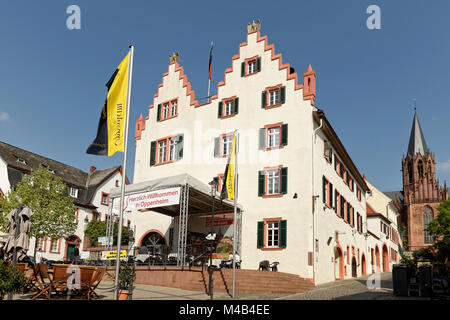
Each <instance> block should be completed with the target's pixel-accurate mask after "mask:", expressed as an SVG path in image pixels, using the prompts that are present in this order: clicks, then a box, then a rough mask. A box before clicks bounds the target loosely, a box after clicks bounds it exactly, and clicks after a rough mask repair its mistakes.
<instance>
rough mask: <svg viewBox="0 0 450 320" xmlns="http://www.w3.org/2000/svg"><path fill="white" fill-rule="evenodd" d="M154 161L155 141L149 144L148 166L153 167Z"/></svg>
mask: <svg viewBox="0 0 450 320" xmlns="http://www.w3.org/2000/svg"><path fill="white" fill-rule="evenodd" d="M155 161H156V141H152V142H151V144H150V165H151V166H154V165H155Z"/></svg>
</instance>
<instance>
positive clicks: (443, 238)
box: [427, 199, 450, 263]
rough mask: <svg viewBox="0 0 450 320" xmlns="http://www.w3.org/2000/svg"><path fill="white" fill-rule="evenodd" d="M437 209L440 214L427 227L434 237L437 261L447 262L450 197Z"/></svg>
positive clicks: (449, 249)
mask: <svg viewBox="0 0 450 320" xmlns="http://www.w3.org/2000/svg"><path fill="white" fill-rule="evenodd" d="M437 210H438V211H439V214H438V216H437V217H436V219H434V220H433V221H431V222H430V223H429V224H428V228H427V229H428V231H429V232H430V233H431V235H432V236H433V237H434V243H433V248H434V250H435V260H436V262H439V263H445V262H446V261H445V260H446V259H449V257H450V199H447V200H446V201H444V202H442V203H441V204H440V205H439V207H437Z"/></svg>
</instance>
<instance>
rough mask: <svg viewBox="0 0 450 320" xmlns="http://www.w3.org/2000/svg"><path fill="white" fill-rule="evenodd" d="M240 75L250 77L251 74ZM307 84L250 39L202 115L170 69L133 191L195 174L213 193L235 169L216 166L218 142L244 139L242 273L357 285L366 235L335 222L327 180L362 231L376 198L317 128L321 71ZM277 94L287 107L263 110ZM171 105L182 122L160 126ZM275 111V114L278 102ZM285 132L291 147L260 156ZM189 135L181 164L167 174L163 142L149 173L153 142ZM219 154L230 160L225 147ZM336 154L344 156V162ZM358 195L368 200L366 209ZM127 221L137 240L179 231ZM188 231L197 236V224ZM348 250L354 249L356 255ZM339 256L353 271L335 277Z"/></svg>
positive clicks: (137, 216) (142, 127)
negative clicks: (266, 270)
mask: <svg viewBox="0 0 450 320" xmlns="http://www.w3.org/2000/svg"><path fill="white" fill-rule="evenodd" d="M256 59H258V64H260V67H259V66H258V67H257V68H256V69H257V70H258V71H257V72H255V73H254V74H251V75H248V74H247V72H248V69H247V66H248V63H249V62H252V61H256ZM243 63H244V65H243ZM241 68H245V72H244V74H243V73H242V69H241ZM252 68H253V66H252ZM299 80H301V78H300V79H298V76H297V74H295V73H290V67H289V65H283V64H282V61H281V54H278V55H275V51H274V48H273V45H269V44H268V42H267V37H261V36H260V33H259V31H257V32H250V33H249V34H248V35H247V41H246V42H245V43H243V44H241V45H240V46H239V53H238V54H237V55H235V56H234V57H233V59H232V66H231V68H229V69H227V70H226V71H225V79H224V80H223V81H221V82H219V83H218V87H217V94H216V95H214V96H213V97H212V99H211V101H210V102H208V103H205V104H202V105H199V104H198V102H197V101H196V100H195V94H194V92H193V91H192V90H191V86H190V83H189V82H188V80H187V77H186V75H184V72H183V68H182V67H181V66H179V65H178V63H177V62H174V63H171V64H169V69H168V72H167V73H166V74H164V75H163V79H162V83H161V85H160V86H159V87H158V90H157V93H156V94H155V96H154V99H153V103H152V105H151V106H150V107H149V116H148V117H147V118H146V119H145V120H144V119H143V118H142V117H141V118H140V119H139V120H138V121H137V130H136V157H135V168H134V182H135V183H138V182H143V181H148V180H153V179H158V178H163V177H168V176H173V175H177V174H182V173H188V174H190V175H192V176H194V177H195V178H197V179H199V180H201V181H202V182H204V183H205V184H207V183H208V182H210V181H211V180H212V179H213V178H214V177H217V176H218V175H219V174H223V172H224V169H225V165H226V162H227V157H220V156H219V157H215V148H217V142H215V141H217V140H216V138H218V137H221V135H225V134H230V133H233V132H234V130H235V129H239V137H240V143H239V157H238V172H239V195H238V202H239V204H240V205H242V207H243V214H242V247H241V252H240V256H241V259H242V268H245V269H258V266H259V262H260V261H262V260H269V261H270V262H275V261H277V262H279V263H280V264H279V266H278V270H279V271H281V272H287V273H294V274H298V275H300V276H301V277H304V278H308V279H314V281H315V283H316V284H319V283H323V282H328V281H333V280H335V279H340V278H341V279H342V278H348V277H351V276H352V273H351V262H349V263H347V258H346V257H347V254H348V252H350V255H352V256H353V255H354V256H355V259H356V258H357V260H358V263H357V274H358V276H360V275H361V274H362V271H361V267H360V266H359V264H361V256H364V257H365V259H366V261H367V255H368V253H367V250H366V248H367V240H366V237H365V236H364V234H365V233H366V230H365V227H363V230H359V231H358V230H357V223H356V220H355V223H354V226H353V227H351V226H350V225H349V223H346V222H344V220H343V218H340V217H339V216H338V215H337V213H336V212H335V209H334V207H335V205H334V202H335V201H334V197H335V195H334V194H335V191H333V192H332V195H331V198H332V199H333V201H332V203H331V205H330V206H327V205H326V204H324V203H323V195H322V193H323V177H325V178H326V179H327V181H329V182H331V183H332V184H333V186H334V187H333V190H337V191H338V192H339V193H340V195H342V196H343V197H344V198H345V200H346V201H347V202H349V203H350V204H351V206H352V207H353V210H354V212H355V217H356V214H357V213H359V214H360V215H361V219H362V223H361V226H364V225H365V222H366V203H365V201H366V200H365V192H364V190H366V191H368V188H367V186H366V185H365V183H364V181H363V179H362V177H361V176H360V174H359V172H358V171H357V169H356V168H355V167H354V165H353V163H351V160H349V157H348V155H347V154H346V151H345V149H343V146H342V144H340V142H339V139H338V138H337V137H336V136H335V135H334V136H333V139H334V140H333V139H331V138H330V137H328V136H327V135H330V129H328V131H327V133H325V131H324V129H323V127H320V126H321V122H318V121H316V120H314V116H313V114H314V112H317V111H318V110H319V109H318V108H316V107H315V106H314V105H313V102H314V97H315V73H314V71H312V69H311V68H310V67H309V69H308V71H307V72H306V73H305V74H304V80H305V83H304V84H298V81H299ZM283 87H284V89H280V88H283ZM272 90H279V93H280V94H281V95H282V96H283V94H282V93H281V92H282V91H281V90H284V92H283V93H284V103H280V104H279V106H275V107H270V106H269V107H264V108H263V107H262V99H264V98H262V97H263V95H264V94H263V93H262V92H263V91H265V92H266V104H270V103H271V102H273V101H271V99H277V97H274V96H272V94H271V93H270V92H271V91H272ZM236 98H238V112H237V114H230V115H229V116H227V112H229V110H228V109H226V104H227V102H228V101H234V102H235V103H236ZM278 99H281V97H278ZM172 101H176V103H177V108H178V110H177V113H176V115H174V116H173V117H171V116H170V112H169V116H168V117H167V119H164V117H165V116H167V114H166V115H164V114H162V119H158V115H157V112H158V109H159V108H158V105H161V108H162V110H161V112H162V113H163V112H164V105H165V104H166V103H168V104H169V105H170V104H171V103H172ZM274 102H275V104H276V102H277V101H274ZM220 103H222V106H223V109H222V117H220V116H219V112H220V111H219V108H220V107H219V104H220ZM158 120H159V121H158ZM324 122H326V121H324ZM285 124H287V125H288V130H287V132H288V134H287V143H286V144H285V145H282V146H280V147H277V148H267V143H269V140H268V139H267V138H266V140H265V143H266V145H265V146H266V148H263V149H261V147H260V137H261V135H260V129H261V128H266V130H264V132H265V133H266V137H267V136H268V134H269V131H268V130H269V129H270V127H271V126H272V127H280V128H284V127H282V125H285ZM324 126H325V124H324ZM331 130H332V129H331ZM333 132H334V131H333ZM181 134H183V135H184V139H183V156H182V158H181V159H179V157H178V158H177V157H175V159H176V161H173V162H166V163H163V164H159V153H158V152H159V151H160V150H164V149H163V148H159V147H160V146H161V143H159V142H156V144H155V145H156V153H155V157H156V159H155V164H154V165H151V161H152V158H151V153H152V142H154V141H159V140H161V139H163V138H170V137H174V139H175V137H179V136H180V135H181ZM279 134H280V135H281V133H279ZM285 138H286V137H285ZM163 140H164V139H163ZM280 140H282V138H280ZM329 140H332V141H337V142H336V143H337V144H338V145H337V146H334V145H331V147H332V149H333V152H332V155H331V159H332V161H331V163H329V162H327V160H326V159H325V157H324V143H325V142H324V141H329ZM166 141H168V142H169V141H170V140H166ZM167 145H168V144H167ZM219 147H220V150H223V145H222V144H219ZM334 150H339V152H337V151H336V152H335V151H334ZM342 150H343V151H342ZM168 152H170V151H168ZM337 153H341V154H342V157H341V154H337ZM169 156H170V153H168V157H169ZM336 156H337V158H338V159H339V160H341V161H342V162H343V166H345V167H348V168H354V169H351V170H350V169H348V168H347V172H348V174H350V172H353V173H355V175H357V177H355V176H352V179H353V186H354V187H353V190H351V189H350V187H349V185H350V183H348V184H346V183H344V181H343V178H342V177H340V176H339V175H338V173H337V172H336V170H335V169H334V160H335V157H336ZM343 158H345V159H344V160H342V159H343ZM281 168H288V169H284V170H285V171H284V173H286V171H287V179H286V180H283V178H282V177H280V178H279V179H278V184H277V183H276V182H274V184H272V186H273V187H274V188H276V189H279V190H283V192H275V194H273V195H268V190H270V185H271V183H270V182H271V181H276V179H274V180H269V178H268V174H269V171H271V170H274V171H271V172H276V171H277V170H278V172H279V173H280V174H282V173H283V169H281ZM263 170H265V171H266V173H265V176H264V177H265V180H264V189H265V190H264V191H265V194H264V195H263V196H261V195H259V181H260V180H259V174H260V173H259V172H260V171H263ZM353 173H351V175H353ZM283 181H285V182H286V185H285V186H283ZM357 181H359V182H360V184H358V183H357ZM283 188H285V189H287V190H284V189H283ZM357 189H359V190H361V193H360V197H359V199H358V196H357ZM129 215H130V219H131V220H132V223H133V224H136V225H137V230H136V239H140V238H142V237H143V236H144V235H145V234H146V233H147V232H149V230H157V231H158V232H159V233H160V234H163V235H167V234H168V229H169V226H170V224H171V223H172V219H171V218H170V217H168V216H164V215H161V214H158V213H155V212H145V213H140V212H133V213H131V214H129ZM282 221H285V223H286V233H285V234H286V239H285V240H286V243H285V246H284V245H282V243H281V242H282V234H283V233H282V232H283V231H282V230H281V229H282V227H281V225H282V223H283V222H282ZM273 222H275V223H278V225H276V224H275V228H278V241H276V240H274V238H273V237H276V232H275V233H272V231H271V228H272V227H274V224H272V223H273ZM258 226H264V238H263V239H262V238H261V239H262V240H261V239H260V241H263V242H264V245H263V247H261V246H260V244H258ZM188 227H189V228H191V227H192V228H195V227H194V225H193V224H192V225H188ZM261 230H262V229H261ZM261 234H262V233H261ZM271 235H272V238H270V236H271ZM336 235H338V237H336ZM347 246H348V247H349V248H350V249H349V250H348V251H347V249H346V248H347ZM337 248H342V249H341V250H342V251H341V252H340V254H341V255H342V257H341V261H343V262H345V263H342V265H341V266H340V265H339V264H338V265H337V267H335V263H336V257H337V256H338V255H336V251H339V249H337ZM352 248H353V250H352ZM358 253H359V254H358ZM338 261H339V259H338ZM336 268H337V270H336Z"/></svg>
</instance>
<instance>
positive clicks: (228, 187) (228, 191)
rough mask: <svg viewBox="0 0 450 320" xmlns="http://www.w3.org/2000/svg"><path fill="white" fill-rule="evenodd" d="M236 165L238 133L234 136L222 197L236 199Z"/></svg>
mask: <svg viewBox="0 0 450 320" xmlns="http://www.w3.org/2000/svg"><path fill="white" fill-rule="evenodd" d="M235 166H236V134H235V135H234V137H233V143H232V145H231V152H230V156H229V157H228V162H227V166H226V167H225V173H224V182H223V187H222V193H221V198H222V199H225V198H226V199H231V200H233V199H234V188H235V186H234V174H235Z"/></svg>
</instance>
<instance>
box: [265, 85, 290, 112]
mask: <svg viewBox="0 0 450 320" xmlns="http://www.w3.org/2000/svg"><path fill="white" fill-rule="evenodd" d="M285 102H286V87H284V86H281V85H278V86H274V87H268V88H266V90H264V91H263V92H262V93H261V108H263V109H268V108H274V107H278V106H281V105H282V104H284V103H285Z"/></svg>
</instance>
